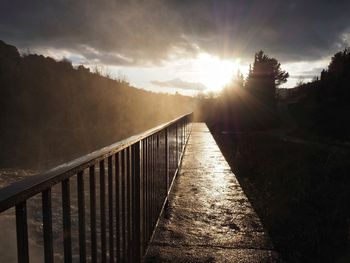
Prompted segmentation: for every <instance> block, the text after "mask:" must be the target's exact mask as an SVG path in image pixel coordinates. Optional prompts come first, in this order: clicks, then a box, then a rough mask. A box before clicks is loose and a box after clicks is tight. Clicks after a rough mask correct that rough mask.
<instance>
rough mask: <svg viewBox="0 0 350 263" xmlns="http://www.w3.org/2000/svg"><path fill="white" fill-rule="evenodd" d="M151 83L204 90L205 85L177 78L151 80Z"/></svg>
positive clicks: (167, 86) (164, 86)
mask: <svg viewBox="0 0 350 263" xmlns="http://www.w3.org/2000/svg"><path fill="white" fill-rule="evenodd" d="M151 84H153V85H156V86H158V87H162V88H177V89H186V90H200V91H202V90H205V89H207V87H206V86H205V85H204V84H202V83H200V82H188V81H184V80H182V79H179V78H175V79H171V80H168V81H157V80H153V81H151Z"/></svg>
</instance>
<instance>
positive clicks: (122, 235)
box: [0, 113, 193, 263]
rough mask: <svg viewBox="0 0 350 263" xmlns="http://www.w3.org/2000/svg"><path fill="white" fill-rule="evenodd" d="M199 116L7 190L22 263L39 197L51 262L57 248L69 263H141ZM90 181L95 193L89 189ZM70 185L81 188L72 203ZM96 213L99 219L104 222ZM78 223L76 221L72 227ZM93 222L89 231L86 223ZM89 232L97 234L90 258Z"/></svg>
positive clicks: (4, 201) (3, 200) (2, 204)
mask: <svg viewBox="0 0 350 263" xmlns="http://www.w3.org/2000/svg"><path fill="white" fill-rule="evenodd" d="M192 116H193V114H192V113H188V114H184V115H182V116H180V117H178V118H176V119H174V120H172V121H169V122H166V123H163V124H161V125H159V126H157V127H155V128H152V129H149V130H147V131H145V132H143V133H140V134H137V135H134V136H131V137H129V138H127V139H125V140H122V141H119V142H117V143H114V144H112V145H109V146H106V147H104V148H102V149H100V150H97V151H94V152H92V153H90V154H87V155H85V156H82V157H80V158H77V159H75V160H73V161H71V162H67V163H64V164H62V165H59V166H57V167H55V168H53V169H51V170H49V171H47V172H44V173H41V174H38V175H35V176H31V177H28V178H26V179H24V180H22V181H19V182H15V183H13V184H11V185H9V186H7V187H5V188H3V189H0V213H2V212H4V211H5V210H7V209H9V208H11V207H15V219H16V233H17V257H18V262H25V263H27V262H29V242H28V240H29V237H28V223H27V221H28V216H27V210H28V208H27V200H28V199H29V198H31V197H33V196H35V195H37V194H40V193H41V195H42V210H41V212H42V224H43V232H42V235H43V240H44V242H43V250H44V257H45V262H53V261H54V258H55V255H57V253H54V250H55V249H58V250H59V251H62V252H59V254H60V255H62V256H64V261H65V262H72V259H73V257H76V256H79V259H80V262H86V260H87V258H88V257H89V258H90V259H91V262H97V261H98V260H97V259H98V258H100V261H101V262H107V259H109V262H129V261H130V262H140V261H142V257H143V255H144V254H145V252H146V249H147V245H148V243H149V242H150V240H151V238H152V236H153V233H154V229H155V227H156V225H157V221H158V217H159V215H160V213H161V211H162V209H163V208H164V204H165V203H166V200H167V198H168V194H169V191H170V189H171V187H172V185H173V181H174V179H175V177H176V174H177V172H178V167H179V164H180V162H181V159H182V156H183V153H184V150H185V147H186V143H187V141H188V138H189V135H190V132H191V125H190V123H191V121H192ZM97 175H98V176H99V179H98V182H97V181H96V176H97ZM86 177H88V180H87V182H86V183H87V184H88V185H89V187H88V188H86V189H84V188H85V183H84V180H85V179H84V178H86ZM73 178H75V180H70V179H73ZM56 185H61V192H60V194H61V200H62V202H61V205H62V210H57V211H55V212H56V213H55V214H56V215H57V214H60V213H61V214H62V222H61V223H62V224H60V226H59V227H61V228H62V237H63V244H62V243H60V244H61V245H59V247H56V248H55V244H56V243H57V242H54V236H53V220H52V217H53V212H52V209H53V206H52V203H53V200H52V194H53V193H55V197H57V194H58V192H57V191H56V190H55V188H54V186H56ZM70 185H76V186H75V187H76V188H75V190H76V192H77V195H72V196H71V194H70V193H71V191H72V190H71V187H70ZM85 195H88V196H89V200H88V202H89V209H87V207H86V206H85V202H86V201H85V198H86V197H85ZM97 198H98V200H99V205H97V204H96V203H97V202H96V200H97ZM56 199H57V198H56ZM71 199H77V204H78V206H77V209H78V211H77V214H74V215H72V214H71V213H72V211H73V210H74V209H75V208H74V207H73V206H71ZM55 202H56V201H55ZM29 208H30V207H29ZM97 211H99V213H100V217H99V219H98V220H97ZM73 216H76V217H77V220H73V218H72V217H73ZM87 216H89V217H90V220H89V224H87V223H86V222H85V217H87ZM55 224H56V223H55ZM88 225H89V229H88V230H87V229H86V228H87V226H88ZM74 228H77V230H76V231H78V235H79V237H78V241H79V244H78V247H79V252H78V254H79V255H77V252H76V251H73V250H72V240H73V239H72V231H73V230H72V229H74ZM98 231H99V233H100V234H99V240H97V233H98ZM87 233H89V234H90V236H89V237H90V246H91V247H90V250H89V252H87V249H86V246H87V244H86V243H87V242H86V238H87ZM107 239H108V242H109V243H108V246H107ZM74 240H75V239H74ZM62 245H63V246H62ZM56 246H57V244H56ZM107 248H108V252H107ZM87 253H89V255H87Z"/></svg>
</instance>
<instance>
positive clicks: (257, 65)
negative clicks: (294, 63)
mask: <svg viewBox="0 0 350 263" xmlns="http://www.w3.org/2000/svg"><path fill="white" fill-rule="evenodd" d="M288 77H289V74H288V72H286V71H284V70H282V69H281V64H280V63H279V62H278V61H277V59H275V58H270V57H269V56H268V55H266V54H264V51H262V50H260V51H258V52H257V53H255V56H254V63H253V67H250V70H249V74H248V77H247V83H246V87H247V90H248V91H249V92H250V93H251V95H253V96H254V97H255V98H257V99H258V100H259V101H260V102H261V103H263V104H264V105H265V106H267V107H274V106H275V94H276V87H278V86H280V85H281V84H283V83H285V82H286V81H287V78H288Z"/></svg>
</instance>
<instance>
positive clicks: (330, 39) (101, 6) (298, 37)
mask: <svg viewBox="0 0 350 263" xmlns="http://www.w3.org/2000/svg"><path fill="white" fill-rule="evenodd" d="M349 10H350V1H348V0H346V1H329V0H320V1H305V0H295V1H280V0H266V1H261V0H168V1H162V0H147V1H138V0H129V1H126V0H119V1H117V0H100V1H97V0H96V1H92V0H84V1H83V0H75V1H69V0H52V1H39V0H32V1H18V0H3V1H2V3H1V8H0V38H2V39H3V40H5V41H8V42H10V43H11V44H15V45H17V46H19V47H21V48H33V49H40V48H48V47H52V48H59V49H66V50H69V51H71V52H75V53H79V54H82V55H84V56H85V57H86V58H87V59H92V60H97V61H101V62H102V63H105V64H118V65H145V64H150V63H160V62H161V61H162V60H166V59H168V58H169V55H172V56H174V54H175V55H176V54H178V55H179V56H193V55H194V54H196V52H198V50H203V51H207V52H210V53H214V54H217V55H220V56H240V57H242V58H243V59H249V60H251V59H252V57H253V54H254V52H255V51H257V50H258V49H263V50H265V51H266V52H267V53H268V54H270V55H272V56H275V57H277V58H278V59H280V60H281V61H284V62H286V61H297V60H316V59H319V58H321V57H323V56H325V55H330V54H332V53H334V52H335V51H336V50H338V49H341V48H343V47H344V46H345V45H348V44H349V43H346V42H347V41H349V39H350V37H349V33H350V16H349V14H348V13H349ZM347 34H348V35H347Z"/></svg>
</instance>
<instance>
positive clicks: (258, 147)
mask: <svg viewBox="0 0 350 263" xmlns="http://www.w3.org/2000/svg"><path fill="white" fill-rule="evenodd" d="M214 137H215V139H216V141H217V142H218V144H219V147H220V148H221V150H222V152H223V154H224V155H225V158H226V159H227V161H228V162H229V164H230V166H231V167H232V170H233V171H234V173H235V174H236V176H237V178H238V180H239V181H240V183H241V185H242V187H243V189H244V191H245V192H246V194H247V196H248V198H249V199H250V201H251V203H252V205H253V207H254V209H255V210H256V212H257V213H258V215H259V217H260V218H261V220H262V222H263V225H264V227H265V228H266V230H267V231H268V232H269V234H270V237H271V239H272V241H273V243H274V245H275V248H276V249H277V250H278V251H279V252H280V253H281V256H282V257H283V258H284V259H285V260H286V261H287V262H339V263H340V262H350V227H349V226H350V172H349V168H350V153H349V152H346V151H341V150H339V149H338V150H334V149H332V148H329V147H328V148H327V147H324V148H318V147H315V146H314V145H307V144H296V143H292V142H285V141H281V140H279V139H278V138H276V137H273V136H269V135H266V134H254V135H253V134H249V133H245V134H239V135H238V134H221V133H214Z"/></svg>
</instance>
